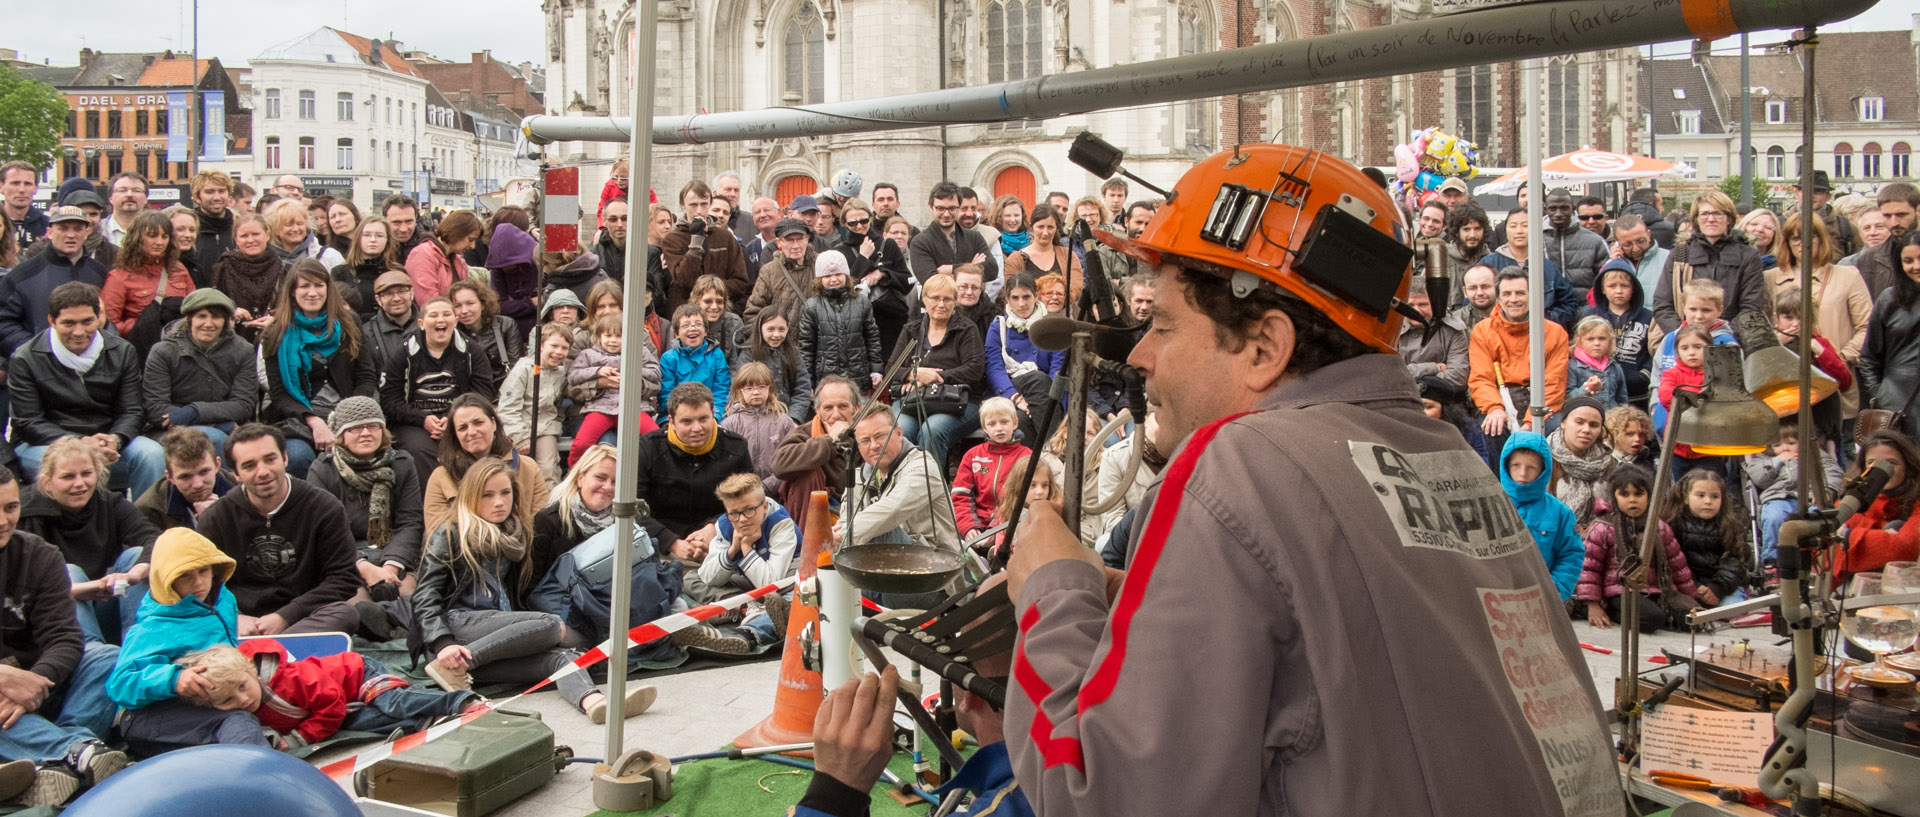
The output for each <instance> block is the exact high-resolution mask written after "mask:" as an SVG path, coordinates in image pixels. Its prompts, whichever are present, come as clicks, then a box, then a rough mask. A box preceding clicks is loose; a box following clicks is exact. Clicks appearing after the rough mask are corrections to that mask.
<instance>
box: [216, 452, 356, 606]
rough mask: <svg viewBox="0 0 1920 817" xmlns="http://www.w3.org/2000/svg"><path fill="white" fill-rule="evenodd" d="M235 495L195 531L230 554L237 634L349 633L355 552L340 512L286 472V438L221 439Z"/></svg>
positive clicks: (226, 498)
mask: <svg viewBox="0 0 1920 817" xmlns="http://www.w3.org/2000/svg"><path fill="white" fill-rule="evenodd" d="M227 461H228V462H231V463H233V465H234V472H235V473H237V474H238V475H239V476H240V490H237V491H234V492H233V493H230V494H227V495H226V496H223V497H221V498H220V499H219V501H216V502H214V503H213V507H210V508H208V509H207V512H206V513H204V514H201V515H200V528H199V530H200V533H201V534H203V535H205V536H206V537H207V539H208V540H210V541H212V542H213V544H214V545H215V546H217V547H219V548H220V550H221V552H223V553H225V554H227V555H228V556H230V557H233V560H234V562H235V563H236V566H235V568H234V571H233V577H232V578H230V579H228V580H227V585H226V587H227V589H228V590H230V591H232V592H233V597H234V599H235V600H236V601H237V602H239V605H240V633H239V634H240V635H242V636H249V635H278V634H280V633H325V632H342V633H351V632H354V630H355V629H356V628H357V627H359V625H360V616H359V614H357V613H355V612H354V610H353V605H352V604H351V602H350V600H351V599H352V598H353V594H354V591H355V590H357V589H359V586H360V576H359V574H358V572H356V571H355V570H354V563H355V562H356V561H357V560H358V554H357V552H356V551H355V548H354V542H353V535H352V534H351V533H349V532H348V531H349V528H348V527H347V512H346V508H345V507H343V506H342V505H341V504H340V500H338V499H335V498H334V497H333V495H331V494H329V493H327V492H325V491H322V490H320V489H318V488H315V487H313V486H312V485H308V484H307V482H306V481H305V480H300V479H294V478H293V477H291V476H288V475H287V438H286V436H285V435H284V434H282V433H281V432H280V429H278V428H276V427H274V426H270V425H265V424H262V423H248V424H247V425H244V426H241V427H240V428H239V429H238V430H236V431H234V432H233V436H231V437H229V438H227Z"/></svg>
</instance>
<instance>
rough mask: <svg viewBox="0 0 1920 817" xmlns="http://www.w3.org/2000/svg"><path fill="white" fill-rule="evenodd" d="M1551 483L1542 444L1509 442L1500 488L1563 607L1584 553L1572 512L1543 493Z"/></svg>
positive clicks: (1526, 435)
mask: <svg viewBox="0 0 1920 817" xmlns="http://www.w3.org/2000/svg"><path fill="white" fill-rule="evenodd" d="M1552 482H1553V454H1552V451H1551V449H1549V448H1548V447H1547V438H1545V437H1542V436H1540V435H1539V434H1536V433H1534V432H1531V431H1516V432H1514V433H1513V434H1512V435H1511V436H1509V437H1508V438H1507V447H1506V448H1505V449H1504V450H1502V451H1501V452H1500V487H1501V488H1504V489H1506V492H1507V498H1509V499H1511V500H1513V507H1514V509H1515V510H1518V511H1519V512H1520V519H1521V520H1522V521H1524V522H1526V523H1527V532H1528V533H1531V534H1533V543H1534V544H1535V545H1536V546H1538V547H1539V548H1540V555H1541V557H1543V558H1545V559H1546V562H1547V572H1548V573H1551V574H1553V586H1554V588H1555V589H1557V590H1559V591H1560V600H1561V601H1566V600H1567V599H1571V598H1573V591H1574V585H1576V584H1578V583H1579V581H1580V567H1581V565H1582V564H1583V563H1584V562H1585V561H1586V558H1587V547H1586V544H1585V543H1584V542H1582V541H1581V539H1580V529H1579V525H1578V524H1577V523H1576V522H1575V521H1574V517H1573V510H1572V509H1570V508H1568V507H1567V505H1566V503H1564V502H1561V501H1560V500H1559V499H1557V498H1555V497H1554V496H1553V494H1551V493H1548V492H1547V486H1548V485H1550V484H1552Z"/></svg>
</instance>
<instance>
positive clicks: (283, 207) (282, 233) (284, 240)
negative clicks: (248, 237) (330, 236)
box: [266, 199, 347, 269]
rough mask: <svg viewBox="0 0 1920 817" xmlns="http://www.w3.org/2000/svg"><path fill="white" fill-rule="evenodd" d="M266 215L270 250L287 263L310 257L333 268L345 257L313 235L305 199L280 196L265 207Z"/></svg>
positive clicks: (343, 261) (345, 260) (310, 217)
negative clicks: (279, 198)
mask: <svg viewBox="0 0 1920 817" xmlns="http://www.w3.org/2000/svg"><path fill="white" fill-rule="evenodd" d="M266 216H267V227H268V231H269V235H270V237H271V238H272V239H273V241H272V247H273V252H274V254H275V255H278V256H280V258H281V260H283V261H286V262H287V263H288V264H292V263H293V262H295V261H298V260H300V259H302V258H311V259H313V260H315V261H319V262H320V264H321V266H324V267H326V268H327V269H333V268H334V267H337V266H340V265H341V264H344V263H346V262H347V259H345V258H342V257H340V253H338V252H335V251H334V249H333V248H332V247H329V246H327V245H326V244H325V243H323V242H322V241H321V240H320V238H319V237H318V236H316V235H314V231H313V223H312V221H313V217H312V216H311V215H310V214H309V213H308V212H307V205H306V203H305V202H302V201H299V200H298V199H281V200H280V201H276V202H274V203H273V206H271V207H268V208H267V213H266Z"/></svg>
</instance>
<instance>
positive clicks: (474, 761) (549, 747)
mask: <svg viewBox="0 0 1920 817" xmlns="http://www.w3.org/2000/svg"><path fill="white" fill-rule="evenodd" d="M572 756H573V750H571V749H569V748H567V747H565V746H560V747H555V746H554V743H553V730H552V729H549V728H547V725H546V724H544V723H541V722H540V718H539V716H538V715H536V714H532V713H518V712H500V711H496V712H488V713H487V714H485V715H481V716H480V717H478V718H475V719H473V720H472V721H469V722H468V723H466V724H463V725H461V726H460V727H459V728H457V729H454V730H453V731H452V732H448V733H447V734H446V735H444V736H442V737H441V738H440V739H438V740H434V741H430V742H428V743H425V744H422V745H420V746H417V747H414V748H413V749H411V750H409V751H406V752H402V753H400V754H397V755H394V756H392V757H389V758H387V759H385V760H382V761H380V762H378V763H375V764H374V765H373V766H371V767H369V768H367V769H365V770H364V771H362V772H360V773H359V774H358V775H356V777H355V781H354V783H355V788H356V789H357V790H359V793H360V794H361V795H362V796H365V797H369V798H372V799H374V800H380V801H384V802H388V803H396V804H399V805H403V806H411V807H413V808H417V809H422V810H425V811H430V812H433V813H436V814H445V815H449V817H482V815H485V814H490V813H492V812H494V811H498V810H499V809H500V808H502V807H504V806H507V805H509V804H511V803H513V802H514V801H515V800H518V799H520V798H521V797H523V796H525V795H526V794H528V793H529V792H532V791H533V790H535V789H538V788H540V787H541V786H544V785H546V784H547V781H549V780H552V779H553V776H554V775H555V774H558V773H559V772H560V770H561V769H563V768H565V767H566V765H567V758H569V757H572Z"/></svg>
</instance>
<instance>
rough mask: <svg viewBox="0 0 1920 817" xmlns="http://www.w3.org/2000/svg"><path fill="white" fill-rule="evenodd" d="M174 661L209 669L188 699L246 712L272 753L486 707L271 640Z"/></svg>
mask: <svg viewBox="0 0 1920 817" xmlns="http://www.w3.org/2000/svg"><path fill="white" fill-rule="evenodd" d="M177 663H180V664H182V665H185V666H186V667H188V668H190V669H191V668H194V667H202V666H204V667H206V670H205V673H204V675H205V678H206V679H207V681H209V682H210V683H211V684H212V685H213V689H212V691H211V692H209V693H208V694H207V696H206V697H205V698H203V699H195V700H194V701H193V702H194V703H196V704H199V705H201V706H209V707H213V708H215V709H222V710H234V709H244V710H248V711H250V712H252V713H253V714H254V717H256V718H258V719H259V720H260V725H261V726H265V727H267V728H268V729H272V730H273V731H274V732H275V734H276V737H277V739H276V740H274V744H275V747H276V748H279V749H281V750H288V749H295V748H299V747H300V746H304V745H307V744H311V743H318V742H320V741H323V740H326V739H327V738H330V737H333V735H334V733H335V732H338V731H340V730H342V729H346V730H348V731H350V732H375V733H381V734H385V733H387V732H391V731H393V730H395V729H405V730H407V731H409V732H411V731H415V730H419V729H424V728H426V727H427V726H428V725H429V724H431V723H432V722H433V721H435V720H438V719H439V718H442V717H446V716H449V715H458V714H461V713H463V712H466V711H468V710H470V709H472V708H474V707H478V706H483V705H484V704H483V703H482V701H481V699H480V697H479V696H478V695H476V694H475V693H474V692H473V691H472V690H459V691H455V692H442V691H440V690H435V689H422V688H420V687H415V686H413V685H411V684H409V683H408V682H407V680H406V679H405V678H401V677H400V676H397V675H394V674H393V673H392V672H390V671H388V670H387V668H386V667H384V666H382V665H381V664H380V662H378V661H375V660H373V659H371V658H367V657H365V656H362V655H360V654H359V653H355V652H343V653H336V654H334V655H321V656H314V657H312V658H303V659H300V660H299V661H294V660H291V656H289V655H288V654H287V650H286V648H285V647H282V646H281V645H280V642H278V641H274V640H273V639H264V638H263V639H252V640H249V641H244V642H241V644H240V647H239V649H235V648H233V647H228V646H225V645H221V646H217V647H212V648H209V649H207V650H204V651H202V652H197V653H193V654H191V655H186V656H183V657H181V658H180V659H179V661H178V662H177Z"/></svg>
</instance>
